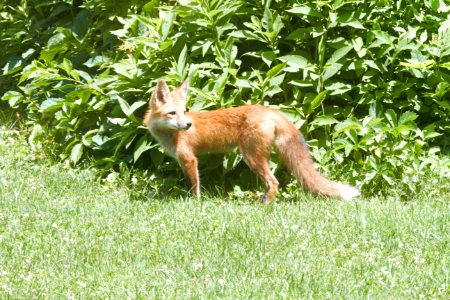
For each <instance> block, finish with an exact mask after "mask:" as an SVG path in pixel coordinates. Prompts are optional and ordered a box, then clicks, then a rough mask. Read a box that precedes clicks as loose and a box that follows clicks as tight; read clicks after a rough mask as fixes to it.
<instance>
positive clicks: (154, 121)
mask: <svg viewBox="0 0 450 300" xmlns="http://www.w3.org/2000/svg"><path fill="white" fill-rule="evenodd" d="M187 86H188V81H187V80H186V81H184V82H183V84H182V85H181V86H179V87H178V88H176V89H175V90H173V91H172V92H170V91H169V87H168V86H167V84H166V82H165V81H164V80H159V81H158V83H157V84H156V88H155V91H154V92H153V94H152V96H151V98H150V102H149V105H148V110H147V114H146V115H145V118H144V124H145V125H146V126H148V127H149V128H150V129H152V128H158V129H163V130H187V129H189V127H191V125H192V120H191V119H190V118H189V117H188V116H186V97H187Z"/></svg>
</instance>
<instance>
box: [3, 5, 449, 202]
mask: <svg viewBox="0 0 450 300" xmlns="http://www.w3.org/2000/svg"><path fill="white" fill-rule="evenodd" d="M13 2H14V3H15V2H16V1H6V2H4V3H3V4H0V6H1V8H2V13H1V19H0V28H1V29H2V30H0V37H1V40H2V41H4V44H5V47H4V51H2V53H0V65H1V67H2V68H3V76H2V77H1V78H0V81H1V84H0V89H1V90H0V92H2V93H3V97H2V99H3V100H4V101H7V103H8V104H9V106H10V107H13V108H15V109H17V110H18V111H19V112H21V113H22V114H25V115H26V116H27V119H28V120H29V121H30V125H31V126H33V128H34V129H33V130H32V133H33V134H32V136H31V138H30V140H31V142H32V143H33V144H35V145H45V147H46V148H47V149H49V150H51V151H53V152H54V154H55V155H59V156H60V157H61V158H62V159H68V160H69V161H71V162H72V163H79V162H80V161H81V160H82V159H83V158H89V161H90V162H91V164H93V165H95V166H97V167H98V168H100V169H103V170H110V169H111V168H118V169H121V170H123V169H126V168H125V167H124V166H131V165H133V168H139V167H147V168H148V167H150V168H152V169H157V170H158V172H159V173H166V174H173V172H174V170H176V169H177V167H176V165H175V163H174V162H173V161H171V160H167V162H166V160H165V159H164V156H163V154H162V153H161V151H160V148H159V147H157V146H156V145H155V143H154V142H153V141H152V139H151V138H150V136H149V135H148V134H147V133H146V130H145V128H143V126H141V120H142V116H143V114H144V111H145V106H146V102H147V99H148V97H149V95H150V93H151V91H152V88H153V86H154V82H155V80H156V79H158V78H161V77H165V78H166V79H167V80H168V82H169V83H171V84H172V85H173V86H175V85H178V84H179V83H180V82H181V81H182V80H183V79H185V78H189V79H190V95H191V97H190V98H191V103H190V104H191V105H190V106H191V109H192V110H201V109H209V108H220V107H229V106H232V105H241V104H244V103H261V104H264V105H270V106H273V107H276V108H278V109H280V110H281V111H283V112H284V113H286V114H287V115H288V116H289V117H290V118H291V120H292V121H293V122H295V124H296V125H297V126H298V127H299V128H301V130H302V131H303V133H304V134H305V136H306V137H307V140H308V141H309V143H310V145H311V148H312V151H313V155H314V156H315V157H316V159H317V160H318V162H319V163H320V164H321V166H322V168H323V171H324V172H326V173H328V172H337V171H340V170H341V169H339V168H340V167H342V171H345V172H342V174H343V175H339V176H336V177H340V178H342V177H344V178H345V177H346V176H347V177H346V178H347V179H348V180H349V181H352V182H357V183H358V184H359V185H361V186H363V189H366V190H367V191H370V192H371V193H372V192H377V191H378V190H379V189H380V188H381V187H386V186H398V185H401V186H402V187H404V190H405V193H406V194H408V193H410V192H415V191H416V190H417V189H418V188H420V185H419V182H420V181H421V178H422V177H421V176H422V175H424V174H425V173H427V172H429V170H430V169H433V168H435V167H437V166H438V165H443V166H444V167H443V170H444V171H443V172H441V171H438V172H436V173H440V174H443V175H442V176H447V175H448V164H446V163H445V160H439V159H438V157H437V156H436V152H439V151H441V150H443V151H444V152H447V151H448V143H449V137H448V135H446V134H444V133H446V132H448V130H449V129H450V118H449V117H448V115H449V111H450V104H449V103H450V102H449V98H450V84H449V82H450V59H449V57H450V50H449V49H450V18H449V17H448V15H449V14H448V13H449V11H450V4H449V3H448V1H446V0H433V1H422V2H414V3H409V2H407V1H402V0H398V1H391V0H386V1H380V0H371V1H345V0H335V1H331V0H330V1H295V0H291V1H279V0H278V1H277V0H272V1H271V0H266V1H252V0H245V1H244V0H240V1H225V0H211V1H200V0H180V1H177V2H173V1H155V0H154V1H136V0H133V1H131V0H129V1H121V2H120V4H117V5H115V4H114V5H112V4H111V2H110V1H106V0H88V1H79V2H78V1H39V5H37V2H36V1H26V0H22V1H21V2H20V4H19V5H15V4H14V3H13ZM35 2H36V3H35ZM114 3H116V2H114ZM405 20H407V22H405ZM405 24H408V25H405ZM49 145H51V146H49ZM206 161H207V163H206V164H207V165H209V166H210V165H221V164H222V165H223V167H222V169H221V170H220V171H221V172H223V173H228V172H229V171H230V170H231V169H233V168H236V167H237V168H238V169H239V168H240V165H241V164H240V158H239V156H237V155H236V154H231V155H230V156H228V157H227V158H226V159H225V160H224V161H223V163H222V162H221V161H219V160H218V159H217V158H216V157H215V158H209V159H206ZM443 161H444V162H443ZM337 162H338V163H342V162H343V163H344V164H343V165H342V166H341V165H339V167H336V168H335V167H333V166H334V165H336V163H337ZM275 167H276V166H275ZM176 172H178V171H176ZM208 172H212V171H208ZM231 173H233V172H231ZM339 173H341V172H339ZM347 174H348V175H347ZM230 178H233V176H230ZM239 182H240V183H241V184H242V183H243V182H242V178H240V179H239Z"/></svg>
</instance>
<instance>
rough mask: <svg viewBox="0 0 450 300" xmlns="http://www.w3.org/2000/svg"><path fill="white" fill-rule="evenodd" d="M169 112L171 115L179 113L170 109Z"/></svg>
mask: <svg viewBox="0 0 450 300" xmlns="http://www.w3.org/2000/svg"><path fill="white" fill-rule="evenodd" d="M168 114H169V115H171V116H175V115H176V114H177V112H176V111H169V112H168Z"/></svg>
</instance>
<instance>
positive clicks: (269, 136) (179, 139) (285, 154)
mask: <svg viewBox="0 0 450 300" xmlns="http://www.w3.org/2000/svg"><path fill="white" fill-rule="evenodd" d="M186 95H187V81H185V82H184V83H183V84H182V85H181V86H180V87H178V88H177V89H175V90H174V91H173V92H170V91H169V89H168V87H167V85H166V83H165V82H164V81H159V82H158V84H157V87H156V89H155V92H154V93H153V95H152V97H151V99H150V103H149V109H148V111H147V113H146V115H145V118H144V124H145V125H146V126H147V127H148V128H149V131H150V132H151V133H152V135H153V136H154V137H155V138H156V139H157V140H158V141H159V143H160V144H161V145H162V147H163V148H164V149H165V150H166V151H167V152H169V153H170V155H172V156H173V157H174V158H175V159H177V161H178V162H179V164H180V166H181V168H182V169H183V171H184V173H185V175H186V177H187V178H188V180H189V181H190V183H191V185H192V189H193V191H194V193H195V195H196V196H197V197H200V179H199V175H198V169H197V155H200V154H206V153H222V152H227V151H230V150H231V149H233V148H235V147H239V149H240V151H241V153H242V155H243V157H244V160H245V162H246V163H247V165H248V166H249V167H250V168H251V169H252V170H253V171H254V172H255V173H256V174H258V175H259V176H260V177H261V178H262V180H263V181H264V183H265V185H266V192H265V194H264V196H263V201H264V202H265V203H271V202H272V201H273V200H274V199H275V195H276V192H277V188H278V181H277V179H276V178H275V176H274V175H273V174H272V172H271V170H270V167H269V159H270V153H271V151H272V148H273V146H275V148H276V149H277V150H278V152H279V154H280V157H281V159H282V160H283V162H284V163H285V164H286V166H287V168H288V169H289V170H290V171H291V172H292V173H293V175H294V176H295V177H296V178H297V179H298V180H299V181H300V182H301V183H302V184H303V186H304V187H305V188H307V189H308V190H310V191H311V192H313V193H317V194H322V195H325V196H331V197H336V198H343V199H351V198H353V197H355V196H357V195H359V191H358V190H357V189H355V188H353V187H350V186H346V185H343V184H341V183H339V182H335V181H330V180H328V179H326V178H325V177H323V176H321V175H320V173H319V172H318V171H317V170H316V169H315V168H314V165H313V161H312V159H311V156H310V154H309V152H308V149H307V146H306V145H305V143H304V141H303V137H302V135H301V133H300V132H298V130H297V129H296V128H295V126H294V125H293V124H292V123H291V122H290V121H289V120H288V119H287V118H286V117H285V116H284V115H283V114H281V113H280V112H278V111H277V110H274V109H271V108H267V107H264V106H261V105H244V106H240V107H234V108H228V109H220V110H213V111H204V112H186V111H185V105H186Z"/></svg>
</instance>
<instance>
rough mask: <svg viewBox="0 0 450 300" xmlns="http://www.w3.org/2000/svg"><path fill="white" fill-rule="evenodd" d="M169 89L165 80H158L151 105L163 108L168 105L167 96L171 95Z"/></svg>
mask: <svg viewBox="0 0 450 300" xmlns="http://www.w3.org/2000/svg"><path fill="white" fill-rule="evenodd" d="M169 93H170V91H169V87H168V86H167V84H166V82H165V81H164V80H158V83H157V84H156V88H155V91H154V92H153V94H152V97H151V99H150V103H151V105H152V106H161V105H163V104H165V103H166V100H167V96H168V95H169Z"/></svg>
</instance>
